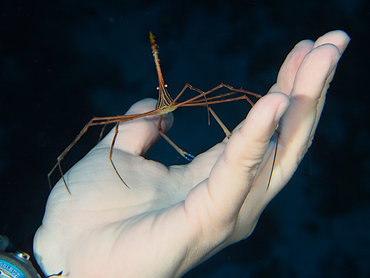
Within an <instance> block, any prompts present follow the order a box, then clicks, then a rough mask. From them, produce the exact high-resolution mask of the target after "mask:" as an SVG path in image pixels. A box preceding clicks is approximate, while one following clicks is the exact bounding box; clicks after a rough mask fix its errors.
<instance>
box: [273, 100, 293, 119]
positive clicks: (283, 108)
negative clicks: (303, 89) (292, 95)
mask: <svg viewBox="0 0 370 278" xmlns="http://www.w3.org/2000/svg"><path fill="white" fill-rule="evenodd" d="M289 104H290V101H288V102H283V103H281V104H280V106H279V108H278V110H277V112H276V115H275V122H277V123H278V122H279V121H280V118H281V117H282V116H283V115H284V113H285V111H286V110H287V109H288V107H289Z"/></svg>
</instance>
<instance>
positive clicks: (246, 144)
mask: <svg viewBox="0 0 370 278" xmlns="http://www.w3.org/2000/svg"><path fill="white" fill-rule="evenodd" d="M288 104H289V99H288V98H287V96H286V95H284V94H281V93H275V94H270V95H267V96H265V97H263V98H262V99H260V100H259V101H258V102H257V103H256V104H255V105H254V106H253V108H252V109H251V110H250V112H249V114H248V116H247V118H246V120H245V121H244V124H243V126H242V127H241V128H240V129H239V130H236V131H235V132H234V133H233V134H232V136H231V138H230V140H229V141H228V143H227V145H226V149H225V151H224V152H223V154H222V155H221V157H220V158H219V159H218V161H217V162H216V164H215V166H214V167H213V169H212V171H211V174H210V176H209V179H208V181H206V182H203V183H202V184H200V185H198V186H197V187H195V188H194V189H193V190H192V191H191V193H190V194H189V195H188V197H187V198H186V201H185V206H186V211H187V214H188V215H190V217H191V216H193V217H195V218H200V219H201V222H202V223H203V228H205V227H207V224H209V225H213V226H214V225H217V224H221V223H222V224H223V225H221V226H222V227H223V228H225V226H226V227H227V225H225V221H231V222H232V221H233V220H235V217H237V214H238V212H239V210H240V208H241V206H242V204H243V202H244V200H245V198H246V196H247V194H248V192H249V190H250V188H251V186H252V183H253V180H254V177H255V175H256V172H257V170H258V168H259V166H260V164H261V162H262V160H263V158H264V155H265V153H266V151H267V148H268V145H269V141H270V138H271V136H272V134H273V132H274V130H275V128H276V125H277V123H278V122H279V119H280V117H281V115H282V113H284V112H285V110H286V108H287V107H288ZM207 221H208V222H207ZM209 221H211V222H212V224H211V222H209ZM204 223H205V224H204ZM217 227H218V226H217Z"/></svg>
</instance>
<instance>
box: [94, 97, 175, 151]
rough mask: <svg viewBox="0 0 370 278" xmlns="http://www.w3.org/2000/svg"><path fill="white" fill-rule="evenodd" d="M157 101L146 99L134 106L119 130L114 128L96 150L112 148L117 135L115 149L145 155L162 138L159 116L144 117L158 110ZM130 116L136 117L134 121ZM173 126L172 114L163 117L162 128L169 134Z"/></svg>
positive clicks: (124, 116) (123, 119)
mask: <svg viewBox="0 0 370 278" xmlns="http://www.w3.org/2000/svg"><path fill="white" fill-rule="evenodd" d="M156 103H157V101H156V100H155V99H151V98H146V99H143V100H140V101H138V102H136V103H135V104H133V105H132V106H131V107H130V109H129V110H128V111H127V112H126V114H125V115H123V116H122V118H121V119H120V121H121V122H120V124H119V126H118V129H117V130H116V128H115V127H114V128H113V129H112V130H111V131H110V132H109V133H108V134H107V135H106V136H105V137H104V139H103V140H102V141H101V142H100V143H99V144H98V145H97V146H96V148H107V147H109V148H110V147H111V145H112V141H113V138H114V135H115V133H116V132H117V138H116V140H115V142H114V148H115V149H119V150H122V151H124V152H128V153H131V154H137V155H144V154H145V153H146V152H147V151H148V150H149V149H150V148H151V147H152V146H154V145H155V144H156V143H157V142H158V141H159V139H160V138H161V136H160V133H159V131H158V121H159V116H158V115H155V113H154V112H153V114H152V115H149V116H144V115H142V114H144V113H146V112H150V111H154V110H155V109H156ZM129 115H136V116H137V118H136V119H134V120H132V119H131V117H129ZM172 124H173V115H172V114H171V113H169V114H166V115H163V117H162V122H161V128H162V130H163V131H164V132H167V131H168V130H169V129H170V128H171V126H172Z"/></svg>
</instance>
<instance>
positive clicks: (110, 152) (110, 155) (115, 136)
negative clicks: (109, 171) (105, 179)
mask: <svg viewBox="0 0 370 278" xmlns="http://www.w3.org/2000/svg"><path fill="white" fill-rule="evenodd" d="M119 124H120V122H118V123H117V124H116V127H115V131H114V136H113V139H112V144H111V146H110V151H109V160H110V163H111V164H112V166H113V169H114V171H115V172H116V174H117V176H118V177H119V178H120V180H121V181H122V182H123V184H124V185H126V187H127V188H130V187H129V186H128V185H127V183H126V182H125V181H124V180H123V179H122V177H121V175H120V174H119V173H118V170H117V168H116V165H114V162H113V148H114V144H115V143H116V139H117V135H118V127H119Z"/></svg>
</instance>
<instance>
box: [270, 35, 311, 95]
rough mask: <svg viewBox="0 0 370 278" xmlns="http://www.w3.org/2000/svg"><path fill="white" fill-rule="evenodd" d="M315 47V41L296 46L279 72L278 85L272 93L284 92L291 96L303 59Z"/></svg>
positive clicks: (307, 41)
mask: <svg viewBox="0 0 370 278" xmlns="http://www.w3.org/2000/svg"><path fill="white" fill-rule="evenodd" d="M312 47H313V41H311V40H304V41H301V42H299V43H298V44H296V46H295V47H294V48H293V49H292V51H291V52H290V53H289V54H288V56H287V57H286V58H285V61H284V63H283V65H282V66H281V68H280V70H279V74H278V77H277V81H276V83H275V84H274V85H273V86H272V87H271V89H270V90H269V93H270V92H274V93H275V92H282V93H284V94H286V95H289V94H290V92H291V90H292V88H293V82H294V78H295V75H296V73H297V71H298V68H299V66H300V64H301V63H302V60H303V58H304V57H305V56H306V54H307V53H308V52H310V51H311V49H312Z"/></svg>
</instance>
